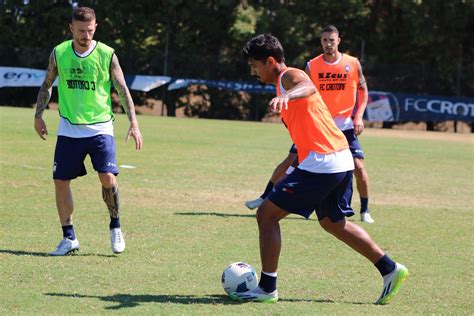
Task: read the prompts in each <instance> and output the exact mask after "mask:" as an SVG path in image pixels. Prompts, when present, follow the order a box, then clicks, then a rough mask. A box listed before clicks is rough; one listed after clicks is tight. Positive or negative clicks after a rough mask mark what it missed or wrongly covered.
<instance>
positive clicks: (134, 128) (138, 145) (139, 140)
mask: <svg viewBox="0 0 474 316" xmlns="http://www.w3.org/2000/svg"><path fill="white" fill-rule="evenodd" d="M130 136H132V137H133V139H134V140H135V149H136V150H140V149H142V146H143V136H142V133H140V129H139V128H138V125H130V128H129V129H128V132H127V137H125V142H128V140H129V139H130Z"/></svg>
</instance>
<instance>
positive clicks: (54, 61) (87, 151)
mask: <svg viewBox="0 0 474 316" xmlns="http://www.w3.org/2000/svg"><path fill="white" fill-rule="evenodd" d="M96 27H97V24H96V16H95V12H94V10H93V9H91V8H86V7H80V8H76V9H75V10H74V11H73V15H72V22H71V23H70V24H69V28H70V31H71V33H72V40H68V41H65V42H63V43H61V44H59V45H58V46H56V47H55V48H54V49H53V51H52V53H51V55H50V58H49V65H48V69H47V72H46V77H45V80H44V82H43V85H42V86H41V88H40V91H39V92H38V98H37V105H36V113H35V121H34V128H35V130H36V132H37V133H38V135H39V136H40V137H41V138H42V139H43V140H46V135H48V130H47V128H46V123H45V122H44V120H43V118H42V115H43V112H44V110H45V109H46V106H47V105H48V103H49V100H50V98H51V92H52V86H53V82H54V80H55V79H56V77H58V94H59V116H60V118H59V120H60V121H59V127H58V138H57V142H56V149H55V153H54V166H53V179H54V185H55V194H56V207H57V210H58V215H59V220H60V223H61V226H62V230H63V239H62V240H61V241H60V243H59V244H58V246H57V247H56V249H55V250H54V251H53V252H51V255H53V256H64V255H67V254H68V253H70V252H74V251H76V250H78V249H79V241H78V240H77V238H76V235H75V232H74V227H73V222H72V213H73V210H74V203H73V198H72V193H71V187H70V183H71V180H73V179H75V178H77V177H80V176H83V175H85V174H86V173H87V172H86V169H85V166H84V159H85V157H86V156H87V155H89V156H90V158H91V162H92V165H93V167H94V169H95V170H96V171H97V173H98V176H99V180H100V182H101V184H102V197H103V200H104V202H105V204H106V206H107V208H108V210H109V215H110V224H109V232H110V241H111V247H112V251H113V252H114V253H121V252H123V251H124V249H125V240H124V238H123V233H122V230H121V227H120V226H121V225H120V208H119V207H120V204H119V188H118V185H117V180H116V176H117V175H118V168H117V161H116V153H115V147H116V146H115V139H114V130H113V120H114V115H113V113H112V105H111V96H110V89H111V83H113V85H114V87H115V89H116V90H117V92H118V95H119V97H120V104H121V105H122V107H123V108H124V110H125V112H126V113H127V115H128V119H129V121H130V128H129V130H128V132H127V136H126V141H128V139H129V138H130V136H131V137H132V138H133V139H134V140H135V148H136V149H137V150H140V149H141V148H142V144H143V138H142V135H141V133H140V129H139V127H138V122H137V118H136V115H135V106H134V104H133V100H132V97H131V95H130V92H129V90H128V88H127V86H126V83H125V78H124V75H123V72H122V69H121V67H120V64H119V61H118V59H117V56H116V55H115V53H114V50H113V49H112V48H110V47H109V46H107V45H105V44H103V43H100V42H97V41H95V40H93V37H94V33H95V31H96Z"/></svg>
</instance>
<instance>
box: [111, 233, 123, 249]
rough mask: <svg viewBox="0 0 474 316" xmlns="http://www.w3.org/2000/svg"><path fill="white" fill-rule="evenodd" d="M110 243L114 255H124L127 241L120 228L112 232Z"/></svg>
mask: <svg viewBox="0 0 474 316" xmlns="http://www.w3.org/2000/svg"><path fill="white" fill-rule="evenodd" d="M110 243H111V245H112V251H113V252H114V253H122V252H123V251H124V250H125V239H124V238H123V233H122V230H121V229H120V228H112V229H111V230H110Z"/></svg>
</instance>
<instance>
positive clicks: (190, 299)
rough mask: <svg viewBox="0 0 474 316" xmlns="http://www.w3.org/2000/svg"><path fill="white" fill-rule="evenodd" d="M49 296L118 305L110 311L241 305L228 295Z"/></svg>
mask: <svg viewBox="0 0 474 316" xmlns="http://www.w3.org/2000/svg"><path fill="white" fill-rule="evenodd" d="M45 295H48V296H58V297H70V298H96V299H99V300H101V301H104V302H111V303H116V305H113V306H108V307H105V309H109V310H117V309H121V308H130V307H136V306H139V305H140V304H141V303H173V304H222V305H231V304H239V303H238V302H234V301H232V300H231V299H230V298H229V297H228V296H227V295H206V296H194V295H149V294H136V295H132V294H115V295H111V296H100V295H82V294H65V293H45Z"/></svg>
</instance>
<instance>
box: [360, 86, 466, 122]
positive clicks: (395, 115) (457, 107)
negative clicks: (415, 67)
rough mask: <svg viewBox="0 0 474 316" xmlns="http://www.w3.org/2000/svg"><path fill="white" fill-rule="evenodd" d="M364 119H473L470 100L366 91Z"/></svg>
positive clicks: (401, 120) (381, 120)
mask: <svg viewBox="0 0 474 316" xmlns="http://www.w3.org/2000/svg"><path fill="white" fill-rule="evenodd" d="M365 118H366V119H367V120H369V121H371V122H375V121H379V122H407V121H424V122H426V121H451V120H452V121H464V122H474V99H471V98H461V97H459V98H457V97H444V96H432V95H431V96H421V95H413V94H404V93H390V92H381V91H370V92H369V102H368V104H367V109H366V110H365Z"/></svg>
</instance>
